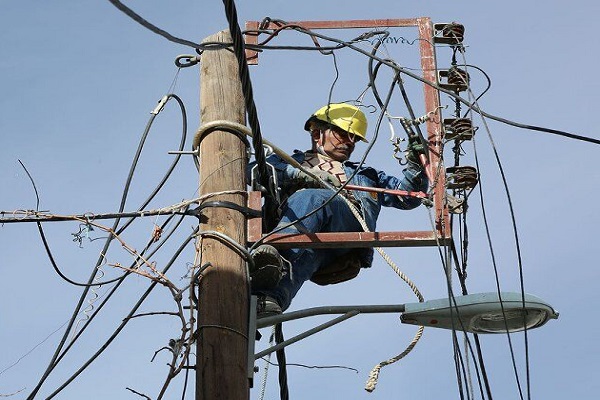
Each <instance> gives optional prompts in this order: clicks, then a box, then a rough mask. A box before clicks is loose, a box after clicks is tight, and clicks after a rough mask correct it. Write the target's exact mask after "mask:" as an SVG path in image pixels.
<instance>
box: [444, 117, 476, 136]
mask: <svg viewBox="0 0 600 400" xmlns="http://www.w3.org/2000/svg"><path fill="white" fill-rule="evenodd" d="M474 134H475V130H474V129H473V124H472V123H471V120H470V119H469V118H449V119H444V138H445V139H447V140H462V141H464V140H471V139H473V135H474Z"/></svg>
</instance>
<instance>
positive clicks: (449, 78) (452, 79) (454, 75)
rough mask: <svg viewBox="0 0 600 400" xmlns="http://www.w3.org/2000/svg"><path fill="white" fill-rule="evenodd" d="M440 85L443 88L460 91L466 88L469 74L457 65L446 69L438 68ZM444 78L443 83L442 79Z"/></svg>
mask: <svg viewBox="0 0 600 400" xmlns="http://www.w3.org/2000/svg"><path fill="white" fill-rule="evenodd" d="M438 75H439V78H438V80H439V82H440V86H441V87H443V88H444V89H448V90H452V91H454V92H462V91H464V90H467V88H468V87H469V82H470V78H469V74H468V73H467V71H464V70H462V69H460V68H457V67H451V68H450V69H447V70H440V71H439V72H438ZM444 79H446V82H445V83H444V82H443V80H444Z"/></svg>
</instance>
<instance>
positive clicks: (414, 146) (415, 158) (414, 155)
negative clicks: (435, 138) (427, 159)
mask: <svg viewBox="0 0 600 400" xmlns="http://www.w3.org/2000/svg"><path fill="white" fill-rule="evenodd" d="M405 154H406V159H407V160H408V161H410V162H412V163H415V164H421V157H419V156H420V155H421V154H425V146H424V145H423V143H421V139H420V138H419V136H417V135H413V136H410V137H409V138H408V146H406V152H405Z"/></svg>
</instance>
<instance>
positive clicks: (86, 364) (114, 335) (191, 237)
mask: <svg viewBox="0 0 600 400" xmlns="http://www.w3.org/2000/svg"><path fill="white" fill-rule="evenodd" d="M197 231H198V229H195V230H194V232H192V234H190V235H189V236H188V237H187V239H186V240H185V241H184V242H183V243H182V244H181V245H180V246H179V248H178V249H177V250H176V251H175V253H174V254H173V257H172V258H171V259H170V260H169V262H167V264H166V265H165V267H164V268H163V270H162V271H161V273H162V274H165V273H167V271H168V270H169V269H170V268H171V267H172V266H173V264H174V263H175V261H176V260H177V258H178V257H179V255H180V254H181V253H182V252H183V250H184V249H185V248H186V247H187V245H188V244H189V243H190V242H191V241H192V240H193V239H194V237H195V235H196V233H197ZM157 284H158V282H157V281H152V283H151V284H150V286H149V287H148V289H147V290H146V291H145V292H144V294H143V295H142V296H141V297H140V299H139V300H138V301H137V303H136V304H135V305H134V306H133V308H132V309H131V311H130V312H129V314H128V315H127V317H125V318H124V319H123V321H122V322H121V324H120V325H119V326H118V327H117V329H115V331H114V332H113V334H112V335H111V336H110V337H109V338H108V340H107V341H106V342H105V343H104V344H103V345H102V347H100V349H99V350H98V351H97V352H96V353H94V355H93V356H92V357H90V358H89V359H88V360H87V361H86V362H85V363H84V364H83V365H82V366H81V367H80V368H79V369H78V370H77V371H76V372H75V373H73V375H71V376H70V377H69V378H68V379H67V380H66V381H65V382H64V383H63V384H62V385H61V386H60V387H58V388H57V389H56V390H55V391H54V392H52V393H51V394H50V395H49V396H48V397H47V399H46V400H50V399H52V398H53V397H54V396H56V395H57V394H59V393H60V392H61V391H62V390H63V389H64V388H66V387H67V386H68V385H69V384H70V383H71V382H73V380H75V378H77V377H78V376H79V375H80V374H81V373H82V372H83V371H84V370H85V369H86V368H87V367H89V366H90V364H91V363H92V362H93V361H94V360H95V359H96V358H98V356H100V354H102V353H103V352H104V350H106V348H107V347H108V346H109V345H110V344H111V343H112V341H113V340H114V339H115V338H116V337H117V336H118V335H119V334H120V333H121V331H122V330H123V329H124V328H125V325H127V323H128V322H129V321H130V319H131V317H132V316H133V315H134V314H135V313H136V311H137V310H138V309H139V308H140V307H141V305H142V303H143V302H144V301H145V300H146V298H147V297H148V296H149V295H150V293H151V292H152V290H153V289H154V288H155V287H156V285H157Z"/></svg>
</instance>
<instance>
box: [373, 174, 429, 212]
mask: <svg viewBox="0 0 600 400" xmlns="http://www.w3.org/2000/svg"><path fill="white" fill-rule="evenodd" d="M402 175H403V176H402V177H401V178H398V177H395V176H391V175H387V174H386V173H385V172H383V171H379V172H378V178H379V185H380V187H382V188H387V189H395V190H406V191H410V192H419V191H421V192H426V191H427V186H428V184H429V182H428V179H427V175H426V174H425V171H424V170H423V168H422V167H421V166H420V165H418V164H414V163H411V162H409V163H408V165H407V167H406V168H404V169H403V170H402ZM382 204H383V205H384V206H386V207H395V208H401V209H404V210H409V209H411V208H415V207H417V206H419V205H420V204H421V199H419V198H417V197H409V196H395V195H390V194H384V195H383V201H382Z"/></svg>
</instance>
